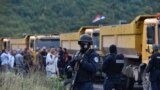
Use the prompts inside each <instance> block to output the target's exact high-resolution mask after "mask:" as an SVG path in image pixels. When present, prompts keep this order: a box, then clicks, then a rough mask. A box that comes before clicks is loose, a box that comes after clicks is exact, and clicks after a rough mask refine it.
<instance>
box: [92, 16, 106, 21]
mask: <svg viewBox="0 0 160 90" xmlns="http://www.w3.org/2000/svg"><path fill="white" fill-rule="evenodd" d="M102 19H105V16H102V15H97V16H96V17H95V19H94V20H93V21H92V23H95V22H97V21H99V20H102Z"/></svg>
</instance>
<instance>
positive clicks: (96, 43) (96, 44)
mask: <svg viewBox="0 0 160 90" xmlns="http://www.w3.org/2000/svg"><path fill="white" fill-rule="evenodd" d="M92 40H93V48H94V49H98V48H99V33H97V32H96V33H93V36H92Z"/></svg>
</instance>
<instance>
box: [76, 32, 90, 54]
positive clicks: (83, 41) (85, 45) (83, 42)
mask: <svg viewBox="0 0 160 90" xmlns="http://www.w3.org/2000/svg"><path fill="white" fill-rule="evenodd" d="M78 44H79V45H80V47H81V50H82V52H85V51H86V50H88V49H89V48H90V46H91V45H92V38H91V36H89V35H88V34H83V35H81V36H80V39H79V41H78Z"/></svg>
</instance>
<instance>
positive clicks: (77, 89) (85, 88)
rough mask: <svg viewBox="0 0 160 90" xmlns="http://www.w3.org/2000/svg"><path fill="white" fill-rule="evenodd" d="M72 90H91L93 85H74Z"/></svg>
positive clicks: (87, 83) (88, 83) (89, 83)
mask: <svg viewBox="0 0 160 90" xmlns="http://www.w3.org/2000/svg"><path fill="white" fill-rule="evenodd" d="M73 90H93V84H92V83H91V82H84V83H81V84H75V85H74V87H73Z"/></svg>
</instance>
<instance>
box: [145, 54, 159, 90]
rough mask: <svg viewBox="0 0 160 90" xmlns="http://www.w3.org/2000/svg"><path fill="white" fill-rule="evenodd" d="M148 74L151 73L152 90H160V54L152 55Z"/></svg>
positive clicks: (147, 70)
mask: <svg viewBox="0 0 160 90" xmlns="http://www.w3.org/2000/svg"><path fill="white" fill-rule="evenodd" d="M146 72H147V73H149V72H150V77H149V78H150V81H151V88H152V90H160V53H158V52H157V53H154V54H152V56H151V59H150V61H149V64H148V66H147V68H146Z"/></svg>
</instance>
